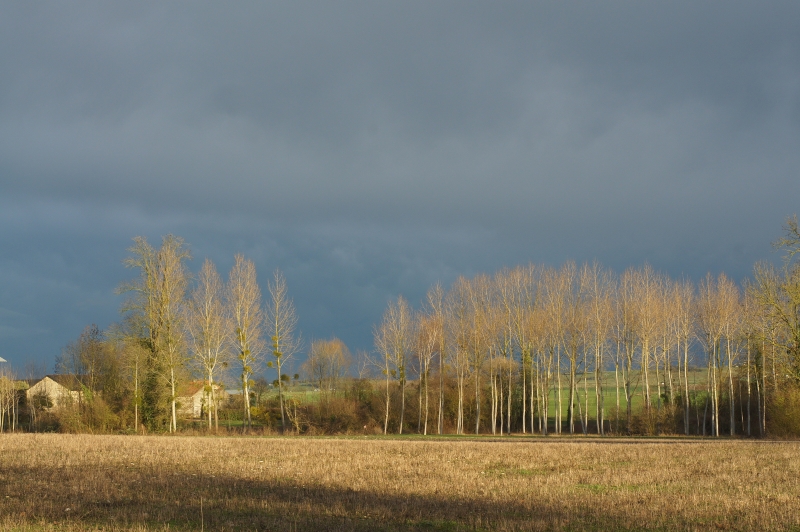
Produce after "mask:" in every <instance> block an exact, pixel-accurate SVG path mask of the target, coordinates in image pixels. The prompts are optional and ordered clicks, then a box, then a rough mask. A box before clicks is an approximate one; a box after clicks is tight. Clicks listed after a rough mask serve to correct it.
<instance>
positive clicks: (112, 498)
mask: <svg viewBox="0 0 800 532" xmlns="http://www.w3.org/2000/svg"><path fill="white" fill-rule="evenodd" d="M0 529H3V530H166V529H169V530H176V529H177V530H201V529H204V530H476V529H477V530H552V529H558V530H565V529H566V530H586V529H590V530H640V529H662V530H708V529H719V530H757V529H758V530H800V444H798V443H794V442H752V441H718V442H709V441H700V440H696V441H692V440H689V441H686V440H670V441H656V440H649V441H648V440H645V441H642V440H616V441H612V440H586V439H579V440H578V439H576V440H568V439H553V438H551V439H522V438H509V439H505V440H504V441H499V440H498V439H488V438H484V439H478V440H471V439H464V440H454V439H442V440H420V439H405V440H396V439H366V438H352V439H322V438H230V437H226V438H222V437H220V438H214V437H156V436H153V437H136V436H89V435H78V436H70V435H56V434H5V435H0Z"/></svg>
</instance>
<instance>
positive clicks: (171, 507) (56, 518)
mask: <svg viewBox="0 0 800 532" xmlns="http://www.w3.org/2000/svg"><path fill="white" fill-rule="evenodd" d="M0 480H3V481H4V482H2V483H0V516H5V518H6V519H12V521H10V522H15V523H23V524H26V525H34V524H37V523H39V524H40V523H42V522H46V523H51V524H55V525H57V528H59V529H63V528H65V529H68V530H69V529H72V530H83V529H91V530H94V529H96V528H100V529H102V530H126V529H131V528H133V529H146V530H151V529H163V528H164V527H165V526H166V525H169V529H170V530H175V529H178V530H200V529H201V528H203V529H205V530H331V531H336V530H365V531H366V530H387V531H389V530H392V531H395V530H396V531H410V530H550V529H563V528H565V527H567V528H575V529H581V530H585V529H595V530H608V529H625V528H627V527H634V528H641V527H642V523H638V526H637V525H636V524H634V523H627V524H626V525H624V526H623V525H622V524H623V523H625V519H624V517H623V516H622V515H620V514H619V513H617V511H615V510H614V509H613V508H612V509H609V508H603V509H600V508H596V507H595V505H593V504H592V501H591V499H590V498H587V500H586V504H585V505H582V506H581V507H579V508H575V507H572V508H570V509H569V511H568V509H567V508H566V507H564V506H563V505H554V504H545V503H542V502H537V501H533V500H529V501H512V502H509V501H505V500H502V499H498V500H492V495H490V494H487V495H486V499H485V500H482V499H464V498H456V497H452V496H448V494H441V493H440V494H435V495H434V496H420V495H397V494H386V493H377V492H373V491H356V490H352V489H337V488H330V487H321V486H314V485H303V483H302V482H300V481H296V480H289V479H282V480H277V481H275V480H269V481H262V480H258V481H250V480H243V479H241V478H235V477H220V476H216V477H211V476H203V475H201V474H187V473H170V472H153V471H146V470H142V469H140V470H136V469H134V468H130V469H117V470H113V469H95V468H89V467H71V468H69V469H68V470H67V469H65V468H58V467H47V466H43V467H37V468H35V469H31V468H22V467H20V468H9V469H7V470H6V471H3V472H1V473H0ZM2 526H3V522H2V518H0V527H2Z"/></svg>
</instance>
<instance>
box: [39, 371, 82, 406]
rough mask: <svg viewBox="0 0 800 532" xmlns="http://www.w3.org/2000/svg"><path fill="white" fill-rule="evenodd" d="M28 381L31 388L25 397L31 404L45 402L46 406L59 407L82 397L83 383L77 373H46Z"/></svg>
mask: <svg viewBox="0 0 800 532" xmlns="http://www.w3.org/2000/svg"><path fill="white" fill-rule="evenodd" d="M27 382H28V386H29V388H28V389H27V390H25V399H26V400H27V401H28V403H29V404H30V403H31V402H38V403H44V404H43V405H42V406H45V405H46V406H45V407H46V408H49V407H58V406H63V405H64V404H65V403H69V402H72V401H78V400H80V397H81V383H80V381H79V380H78V379H77V378H76V377H75V375H45V376H44V377H43V378H41V379H39V380H30V381H27Z"/></svg>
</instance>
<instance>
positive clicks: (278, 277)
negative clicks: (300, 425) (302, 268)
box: [267, 270, 301, 430]
mask: <svg viewBox="0 0 800 532" xmlns="http://www.w3.org/2000/svg"><path fill="white" fill-rule="evenodd" d="M268 287H269V295H270V301H269V306H268V307H267V320H268V322H269V328H270V332H271V333H272V356H273V360H270V361H269V363H268V364H267V365H268V366H270V367H274V368H275V370H276V371H277V372H278V399H279V402H280V405H281V429H282V430H286V408H285V405H284V397H283V386H284V382H285V381H288V380H289V379H288V375H284V374H283V367H284V365H285V364H286V363H287V362H288V361H289V359H291V358H292V355H294V354H295V353H296V352H297V351H299V350H300V346H301V340H300V336H299V335H298V334H297V312H296V311H295V309H294V303H293V302H292V300H291V298H290V297H289V289H288V287H287V286H286V279H285V278H284V276H283V273H281V271H280V270H275V274H274V278H273V281H271V282H270V283H268Z"/></svg>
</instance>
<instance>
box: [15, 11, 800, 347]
mask: <svg viewBox="0 0 800 532" xmlns="http://www.w3.org/2000/svg"><path fill="white" fill-rule="evenodd" d="M798 20H800V7H798V5H797V4H796V3H794V2H785V3H780V2H776V3H771V4H769V5H763V4H758V3H755V2H724V3H722V2H720V3H711V2H708V3H700V4H698V3H696V2H670V3H662V4H649V3H641V2H606V3H601V4H598V3H596V2H553V3H535V4H534V3H530V2H509V3H497V2H491V3H489V2H487V3H465V2H402V3H398V4H395V5H386V4H376V3H374V2H339V3H329V2H319V3H304V2H285V3H278V2H271V3H262V2H254V3H252V4H249V3H245V2H236V3H233V4H218V3H208V4H203V3H199V2H195V3H192V4H191V5H189V4H183V3H164V2H150V3H147V2H141V3H135V4H131V3H118V4H115V3H111V2H97V3H94V2H86V3H81V4H77V3H71V4H64V3H50V4H45V3H34V4H31V3H23V2H21V3H17V4H11V5H7V6H5V7H4V8H3V16H2V17H0V47H1V48H0V49H2V50H3V52H2V53H0V187H1V188H0V192H1V193H2V196H0V209H2V213H0V218H2V221H3V225H2V231H0V246H2V249H3V252H2V255H0V275H2V279H3V281H2V285H0V338H3V339H4V341H5V342H6V345H7V346H8V347H7V349H8V353H9V356H11V357H12V358H14V355H15V353H17V352H26V353H28V352H30V353H31V354H33V355H36V356H38V357H42V358H47V357H52V355H53V354H54V353H55V352H56V351H57V350H58V349H59V348H60V346H62V345H64V344H65V343H66V341H68V340H69V339H70V338H73V337H75V336H76V335H77V334H78V333H79V332H80V329H81V328H82V327H83V325H85V324H87V323H90V322H98V324H99V325H101V326H105V325H107V324H108V323H109V322H111V321H114V320H116V319H117V314H116V309H117V308H118V306H119V303H120V298H119V297H117V296H114V295H113V291H114V288H115V287H116V286H117V285H118V284H119V283H120V282H121V281H122V280H124V279H126V278H127V277H130V276H131V275H132V272H130V271H126V270H125V269H124V268H123V267H122V266H121V260H122V258H124V257H125V249H126V247H128V246H129V243H130V238H131V237H132V236H134V235H137V234H143V235H147V236H148V237H149V238H150V240H151V242H153V243H157V242H158V240H159V238H160V236H161V235H163V234H166V233H169V232H172V233H176V234H179V235H182V236H184V237H185V238H186V240H187V241H188V242H189V243H190V244H191V246H192V249H193V250H194V254H195V256H196V257H197V258H198V259H202V258H203V257H205V256H209V257H211V258H213V259H214V260H215V261H216V262H217V264H218V266H219V268H220V270H221V271H225V270H226V269H227V268H229V267H230V264H231V262H232V256H233V254H234V253H235V252H243V253H245V254H246V255H248V256H251V257H252V258H254V259H255V260H256V262H257V265H258V268H259V271H260V277H261V281H262V284H265V283H266V280H267V278H268V276H269V272H271V270H272V269H274V268H275V267H280V268H282V269H283V270H284V271H285V272H286V275H287V278H288V280H289V283H290V289H291V290H292V292H293V293H294V295H295V298H296V302H297V305H298V309H299V311H300V315H301V324H302V326H303V328H304V329H305V331H306V335H307V336H317V337H319V336H327V335H332V334H338V335H341V336H342V337H343V338H344V339H345V341H347V342H348V343H350V344H352V347H354V348H368V347H369V343H370V330H371V325H372V323H374V322H376V321H377V320H378V319H379V316H380V312H381V311H382V309H383V306H384V304H385V302H386V300H387V299H389V298H392V297H396V295H397V294H398V293H403V294H405V295H406V296H407V297H408V298H409V299H410V300H411V301H412V302H416V301H418V300H419V299H420V298H421V297H422V296H423V295H424V292H425V290H426V289H427V288H428V287H429V286H430V285H431V284H432V283H433V282H435V281H436V280H442V281H443V282H445V283H449V282H450V281H452V280H453V279H454V278H455V277H456V276H457V275H459V274H466V275H471V274H473V273H475V272H477V271H493V270H495V269H496V268H499V267H502V266H504V265H508V266H513V265H515V264H518V263H526V262H528V261H534V262H549V263H552V264H560V263H561V262H562V261H564V260H567V259H575V260H578V261H582V260H591V259H593V258H598V259H599V260H601V261H602V262H604V263H605V264H607V265H609V266H612V267H613V268H615V269H617V270H621V269H624V268H625V267H627V266H629V265H632V264H641V263H642V262H643V261H645V260H647V261H650V262H651V263H653V265H654V266H655V267H656V268H658V269H662V270H664V271H667V272H669V273H670V274H672V275H675V276H678V275H681V274H687V275H690V276H693V277H695V278H697V277H700V276H702V275H704V273H705V272H706V271H714V272H719V271H727V272H728V273H730V274H731V275H733V276H734V277H735V278H741V277H742V276H745V275H747V273H748V271H749V270H750V268H751V267H752V264H753V261H755V260H757V259H760V258H763V257H765V256H767V254H768V250H769V241H770V240H772V239H774V238H776V236H777V235H778V234H779V231H780V229H779V227H780V223H781V221H782V219H783V218H784V217H785V216H786V215H788V214H791V213H793V212H796V210H797V203H796V198H797V193H798V192H800V185H798V183H800V180H798V176H797V168H798V167H800V156H799V155H798V154H797V151H798V150H797V146H798V145H800V66H799V65H800V28H799V27H798V22H797V21H798ZM200 262H201V260H196V261H195V264H193V266H192V267H193V268H194V269H197V267H198V265H199V263H200ZM0 354H2V353H0ZM2 355H3V357H4V358H6V359H9V356H5V354H2Z"/></svg>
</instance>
